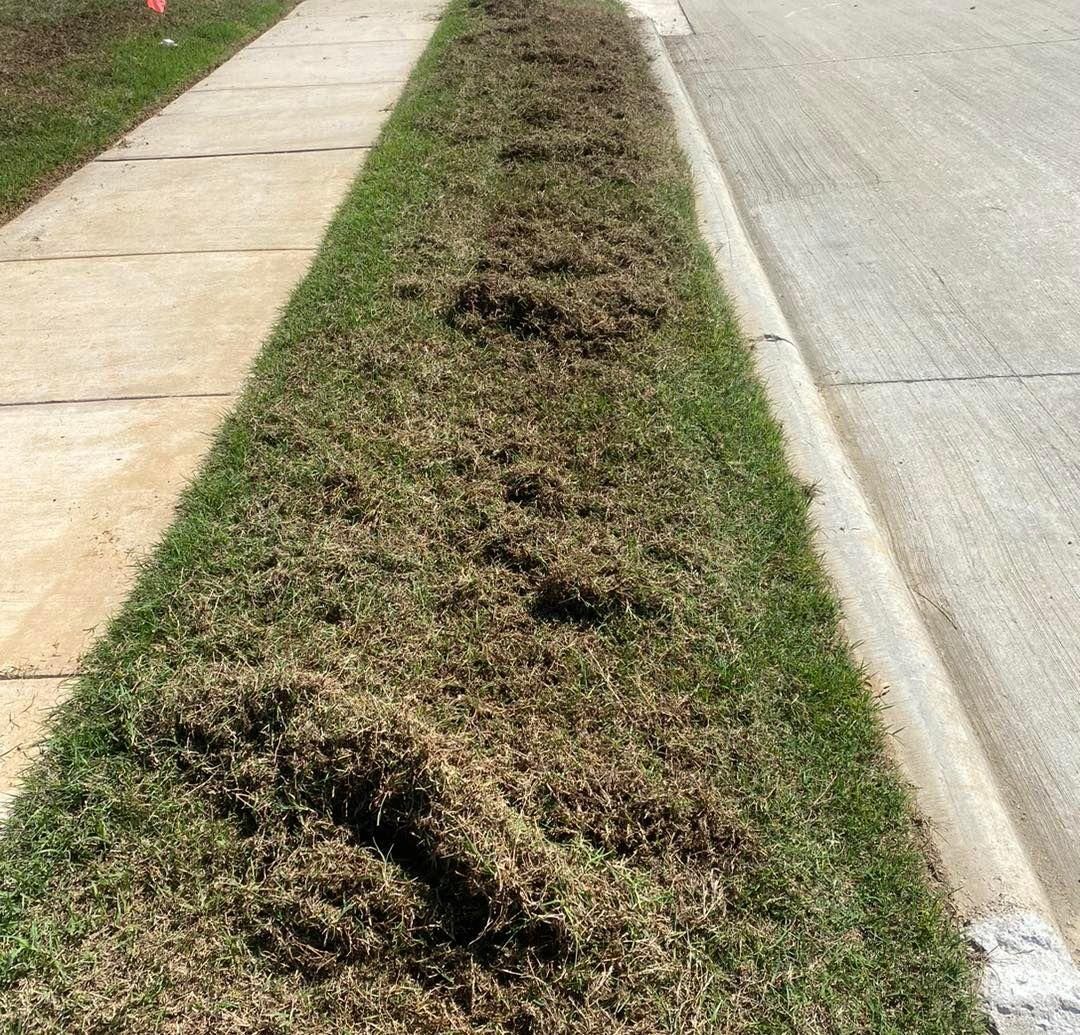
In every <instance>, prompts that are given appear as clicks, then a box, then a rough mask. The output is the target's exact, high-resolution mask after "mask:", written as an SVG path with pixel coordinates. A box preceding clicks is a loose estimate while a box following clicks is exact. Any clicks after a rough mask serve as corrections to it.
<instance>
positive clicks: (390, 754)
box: [0, 0, 985, 1035]
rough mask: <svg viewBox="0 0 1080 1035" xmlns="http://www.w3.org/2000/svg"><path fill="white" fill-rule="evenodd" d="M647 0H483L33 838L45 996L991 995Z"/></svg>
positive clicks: (912, 998) (425, 77)
mask: <svg viewBox="0 0 1080 1035" xmlns="http://www.w3.org/2000/svg"><path fill="white" fill-rule="evenodd" d="M807 500H808V490H807V488H806V487H805V486H802V485H800V484H799V483H797V482H796V481H795V480H794V479H793V478H792V477H791V475H790V474H789V472H788V471H787V469H786V467H785V462H784V458H783V449H782V441H781V436H780V433H779V431H778V429H777V427H776V425H775V423H774V422H773V420H772V419H771V417H770V415H769V413H768V411H767V408H766V404H765V401H764V398H763V394H762V392H761V390H760V388H759V386H758V385H757V383H756V382H755V380H754V378H753V374H752V370H751V364H750V358H749V355H748V351H747V348H746V345H745V343H744V342H743V340H742V339H741V337H740V333H739V328H738V326H737V324H736V323H735V321H734V319H733V317H732V314H731V312H730V310H729V308H728V306H727V304H726V302H725V300H724V298H723V296H722V294H721V291H720V289H719V287H718V285H717V282H716V279H715V273H714V270H713V267H712V265H711V263H710V260H709V256H708V253H707V251H706V249H705V248H704V246H703V244H702V242H701V240H700V239H699V237H698V235H697V230H696V226H695V219H694V206H693V189H692V185H691V184H690V182H689V178H688V173H687V170H686V168H685V165H684V164H683V162H682V160H681V158H680V156H679V154H678V152H677V148H676V144H675V140H674V134H673V128H672V124H671V119H670V114H669V113H668V112H667V110H666V109H665V107H664V105H663V103H662V101H661V99H660V97H659V95H658V91H657V89H656V87H655V85H654V84H653V81H652V79H651V77H650V73H649V69H648V65H647V62H646V60H645V57H644V55H643V52H642V49H641V47H640V45H639V41H638V38H637V36H636V33H635V30H634V29H633V27H632V26H631V23H630V22H629V21H628V20H627V19H626V17H625V16H624V15H623V14H622V13H621V12H619V11H618V10H614V9H613V8H611V7H610V6H608V5H606V4H599V3H594V2H590V0H580V2H578V0H487V2H486V3H482V4H470V3H465V2H463V0H457V2H456V3H454V4H453V5H452V7H451V10H450V13H449V14H448V15H447V17H446V18H445V19H444V21H443V23H442V25H441V26H440V28H439V30H438V31H437V33H436V36H435V38H434V40H433V43H432V45H431V48H430V49H429V51H428V53H427V55H426V56H425V58H424V59H423V60H422V62H421V64H420V66H419V67H418V69H417V71H416V73H415V75H414V77H413V79H412V81H411V83H410V85H409V87H408V89H407V91H406V93H405V95H404V97H403V99H402V101H401V102H400V104H399V105H398V108H397V109H396V111H395V112H394V114H393V115H392V117H391V119H390V121H389V122H388V124H387V127H386V129H385V130H384V133H383V136H382V139H381V140H380V142H379V145H378V147H377V148H376V149H375V151H374V152H373V153H372V155H371V157H370V159H369V161H368V163H367V165H366V167H365V169H364V171H363V173H362V174H361V176H360V178H359V180H358V181H357V183H356V185H355V186H354V188H353V189H352V191H351V193H350V195H349V197H348V198H347V200H346V201H345V203H344V204H343V206H342V208H341V210H340V211H339V213H338V215H337V217H336V219H335V221H334V223H333V225H332V227H331V229H330V232H329V236H328V238H327V240H326V242H325V245H324V247H323V249H322V251H321V253H320V255H319V257H318V259H317V261H316V263H315V266H314V267H313V269H312V271H311V273H310V275H309V276H308V277H307V279H306V280H305V282H304V283H303V285H302V286H301V287H300V288H299V290H298V292H297V294H296V295H295V297H294V298H293V299H292V301H291V303H290V305H289V307H288V309H287V311H286V312H285V314H284V316H283V318H282V321H281V323H280V325H279V327H278V329H277V330H276V332H275V333H274V335H273V337H272V339H271V340H270V342H269V343H268V344H267V346H266V348H265V350H264V352H263V354H262V356H261V358H260V360H259V362H258V366H257V369H256V372H255V375H254V377H253V380H252V382H251V383H250V385H249V387H248V390H247V392H246V394H245V396H244V398H243V400H242V401H241V403H240V405H239V406H238V408H237V410H236V411H235V412H234V413H233V414H232V415H231V416H230V417H229V418H228V420H227V421H226V423H225V425H224V427H223V429H222V431H221V433H220V435H219V438H218V440H217V443H216V445H215V447H214V450H213V453H212V455H211V458H210V460H209V461H208V463H207V465H206V466H205V468H204V470H203V471H202V472H201V474H200V476H199V478H198V479H197V481H196V482H195V484H194V485H193V486H192V487H191V489H190V491H189V492H188V493H187V495H186V497H185V499H184V501H183V505H182V508H181V512H180V515H179V518H178V520H177V522H176V523H175V525H174V527H173V528H172V529H171V530H170V532H169V533H168V535H167V536H166V538H165V541H164V543H163V544H162V546H161V548H160V550H159V551H158V553H157V554H156V556H155V557H154V558H153V559H152V561H151V562H150V563H149V564H148V565H147V567H146V569H145V571H144V572H143V574H142V576H141V578H140V581H139V583H138V586H137V588H136V590H135V592H134V594H133V596H132V598H131V600H130V602H129V603H128V605H127V607H126V608H125V610H124V611H123V613H122V614H121V615H120V617H119V618H118V619H117V620H116V621H115V622H114V624H113V625H112V627H111V629H110V631H109V633H108V635H107V636H106V638H105V639H104V641H103V642H102V643H101V644H100V646H99V647H98V648H97V649H96V651H95V652H94V654H93V655H92V656H91V657H90V658H89V659H88V660H87V663H86V665H85V669H86V672H87V674H86V675H85V676H84V678H83V679H82V680H81V682H80V683H79V685H78V687H77V689H76V692H75V695H74V697H73V699H72V700H71V702H70V704H69V705H68V706H67V707H66V708H65V709H64V710H63V712H62V713H61V715H60V716H59V717H58V719H57V721H56V723H55V725H54V728H53V732H52V736H51V740H50V741H49V745H48V749H47V752H46V754H45V756H44V759H43V761H42V762H41V764H39V766H38V767H37V768H36V769H35V770H34V771H33V772H32V773H31V776H30V779H29V783H28V787H27V790H26V792H25V793H24V795H23V796H22V797H21V799H20V800H19V801H18V802H17V804H16V808H15V812H14V814H13V816H12V818H11V820H10V821H9V823H8V826H7V829H6V833H5V835H4V837H3V840H2V841H0V889H3V890H2V891H0V1003H2V1005H0V1025H6V1029H5V1030H12V1031H17V1032H60V1031H63V1032H89V1031H102V1030H123V1031H125V1032H129V1033H145V1032H162V1031H168V1032H185V1033H190V1032H207V1033H209V1032H214V1033H231V1032H235V1033H240V1032H265V1033H271V1032H273V1033H278V1032H281V1033H284V1032H297V1033H300V1032H302V1033H304V1035H318V1033H341V1032H364V1033H409V1035H424V1033H431V1035H436V1033H439V1035H445V1033H462V1035H464V1033H473V1032H483V1033H491V1035H495V1033H519V1035H522V1033H537V1035H539V1033H556V1032H559V1033H580V1035H586V1033H588V1035H594V1033H597V1032H604V1033H608V1035H630V1033H634V1035H646V1033H658V1032H670V1033H676V1032H677V1033H688V1032H689V1033H694V1032H701V1033H704V1032H710V1033H713V1032H723V1033H737V1035H749V1033H755V1035H765V1033H779V1032H785V1033H798V1035H817V1033H821V1035H825V1033H896V1035H901V1033H903V1035H913V1033H924V1035H929V1033H937V1035H964V1033H971V1035H974V1033H976V1032H980V1031H984V1030H985V1026H984V1024H983V1022H982V1021H981V1020H980V1018H979V1017H978V1015H977V1013H976V1010H975V1008H974V1005H973V995H972V988H973V975H972V969H971V967H970V965H969V961H968V958H967V953H966V950H965V947H964V945H963V943H962V940H961V938H960V936H959V934H958V932H957V929H956V927H955V925H954V923H953V921H952V918H951V917H950V915H949V913H948V909H947V905H946V896H945V895H944V893H943V891H942V890H941V889H940V888H939V887H937V886H935V885H934V884H933V883H932V881H931V878H930V875H929V873H928V867H927V865H926V862H925V858H924V856H923V853H922V850H921V849H922V846H921V843H920V841H919V838H918V836H917V833H916V825H915V823H914V821H913V817H912V815H911V811H910V804H909V799H908V797H907V794H906V792H905V789H904V787H903V785H902V783H901V781H900V780H899V779H898V777H897V775H896V774H895V773H894V771H893V769H892V767H891V765H890V763H889V762H888V760H887V757H886V752H885V748H884V743H883V734H882V732H881V726H880V723H879V718H878V713H877V708H876V705H875V702H874V701H873V699H872V698H871V695H870V694H869V692H868V690H867V688H866V685H865V681H864V679H863V677H862V674H861V673H860V672H859V670H858V669H857V668H856V666H855V665H854V664H853V662H852V660H851V657H850V654H849V652H848V649H847V645H846V644H845V642H844V641H843V639H842V637H841V635H840V633H839V630H838V624H837V619H838V614H837V607H836V603H835V601H834V599H833V597H832V596H831V594H830V591H829V588H828V586H827V585H826V583H825V581H824V579H823V577H822V573H821V571H820V568H819V566H818V563H817V561H816V559H815V556H814V554H813V550H812V546H811V540H810V534H809V530H808V527H807Z"/></svg>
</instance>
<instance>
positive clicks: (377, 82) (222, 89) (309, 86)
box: [188, 79, 405, 93]
mask: <svg viewBox="0 0 1080 1035" xmlns="http://www.w3.org/2000/svg"><path fill="white" fill-rule="evenodd" d="M404 82H405V80H404V79H364V80H361V81H360V82H357V81H355V80H353V81H350V82H347V83H264V84H263V85H261V86H260V85H259V84H258V83H255V84H248V85H246V86H204V87H203V88H202V89H201V90H199V89H195V88H194V87H193V88H192V89H190V90H188V93H232V92H233V91H235V90H321V89H325V88H326V87H328V86H395V85H397V84H399V83H404Z"/></svg>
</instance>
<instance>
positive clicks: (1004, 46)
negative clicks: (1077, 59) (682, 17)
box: [685, 32, 1080, 72]
mask: <svg viewBox="0 0 1080 1035" xmlns="http://www.w3.org/2000/svg"><path fill="white" fill-rule="evenodd" d="M698 35H701V36H702V37H703V38H706V39H707V38H708V37H710V36H719V35H722V33H717V32H706V33H700V34H698ZM1078 41H1080V36H1063V37H1061V38H1059V39H1052V40H1021V41H1018V42H1016V43H988V44H986V45H984V46H981V47H946V48H944V49H941V50H904V51H898V52H897V53H895V54H854V55H852V56H850V57H832V58H816V59H814V60H811V61H780V62H777V63H775V64H772V65H732V66H731V68H730V71H732V72H769V71H776V70H779V69H785V68H814V67H816V66H818V65H843V64H847V63H848V62H853V61H897V60H899V59H901V58H915V57H943V56H946V55H949V54H971V53H974V52H977V51H983V50H1011V49H1015V48H1017V47H1047V46H1052V45H1053V44H1055V43H1076V42H1078ZM701 62H702V59H699V58H691V59H689V60H688V61H686V62H685V63H686V64H697V63H701Z"/></svg>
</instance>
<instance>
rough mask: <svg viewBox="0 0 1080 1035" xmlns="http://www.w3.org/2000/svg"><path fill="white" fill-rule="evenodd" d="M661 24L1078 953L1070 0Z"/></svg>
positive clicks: (710, 15)
mask: <svg viewBox="0 0 1080 1035" xmlns="http://www.w3.org/2000/svg"><path fill="white" fill-rule="evenodd" d="M680 13H681V14H682V15H683V16H684V17H685V21H686V25H685V27H684V29H685V32H686V33H687V34H683V35H672V36H671V37H670V38H669V39H668V40H667V47H668V50H669V52H670V53H671V55H672V57H673V60H674V62H675V65H676V67H677V69H678V72H679V74H680V76H681V77H682V79H683V82H684V83H685V85H686V88H687V90H688V91H689V93H690V96H691V98H692V100H693V103H694V106H695V108H696V110H697V112H698V113H699V115H700V117H701V119H702V121H703V123H704V125H705V128H706V131H707V133H708V134H709V136H710V138H711V141H712V145H713V148H714V149H715V151H716V153H717V155H718V156H719V158H720V160H721V162H722V163H723V166H724V171H725V174H726V177H727V179H728V181H729V182H730V183H731V185H732V188H733V192H734V195H735V200H736V203H737V205H738V206H739V209H740V216H741V219H742V220H743V222H744V223H745V224H746V226H747V228H748V230H749V232H750V234H751V236H752V237H753V239H754V242H755V245H756V250H757V252H758V254H759V255H760V256H761V258H762V261H763V262H764V264H765V267H766V269H767V271H768V273H769V277H770V280H771V281H772V284H773V285H774V287H775V290H776V292H777V294H778V295H779V297H780V301H781V303H782V305H783V307H784V311H785V314H786V316H787V318H788V320H789V321H790V323H791V324H792V325H793V327H794V329H795V332H796V336H797V338H798V339H799V342H800V345H801V346H802V348H803V349H804V351H805V353H806V359H807V360H808V362H809V364H810V366H811V368H812V372H813V374H814V377H815V380H816V382H817V385H818V387H819V389H820V391H821V393H822V395H823V396H824V399H825V401H826V404H827V405H828V407H829V408H830V410H831V413H832V416H833V418H834V421H835V424H836V426H837V428H838V429H839V431H840V433H841V435H842V437H843V439H844V441H845V443H846V446H847V450H848V453H849V455H850V456H851V458H852V459H853V461H854V463H855V466H856V469H857V470H858V473H859V477H860V481H861V483H862V489H863V491H864V492H865V493H866V495H867V496H868V497H869V498H870V501H871V503H872V505H873V507H874V508H875V509H876V511H877V519H878V522H879V523H880V526H881V527H882V528H883V529H884V531H885V532H886V534H887V535H888V537H889V538H890V540H891V545H892V549H893V552H894V553H895V556H896V559H897V561H898V562H899V566H900V569H901V571H902V573H903V575H904V577H905V579H906V582H907V584H908V587H909V589H910V591H911V594H912V596H913V598H914V599H915V601H916V602H917V604H918V607H919V610H920V612H921V617H922V621H923V623H924V624H925V626H926V628H927V629H928V630H929V633H930V635H931V637H932V639H933V641H934V643H935V645H936V649H937V652H938V654H939V655H940V657H941V659H942V660H943V662H944V663H945V666H946V668H947V670H948V672H949V674H950V676H951V680H952V682H953V683H954V684H955V685H956V687H957V689H958V692H959V694H960V696H961V699H962V701H963V704H964V708H965V712H966V714H967V716H968V719H969V720H970V723H971V725H972V726H973V728H974V730H975V733H976V735H977V737H978V740H979V741H980V743H981V745H982V748H983V750H984V752H985V754H986V756H987V758H988V759H989V761H990V764H991V767H992V770H993V774H994V778H995V781H996V783H997V785H998V789H999V793H1000V795H1001V797H1002V798H1003V800H1004V802H1005V804H1006V806H1007V809H1008V812H1009V815H1010V818H1011V820H1012V822H1013V824H1014V825H1015V826H1016V827H1017V829H1018V830H1019V832H1020V834H1021V837H1022V839H1023V842H1024V847H1025V849H1026V851H1027V855H1028V857H1029V858H1030V861H1031V864H1032V866H1033V868H1034V870H1035V872H1036V873H1037V876H1038V879H1039V881H1040V882H1041V885H1042V887H1043V889H1044V890H1045V893H1046V896H1047V898H1048V899H1049V902H1050V904H1051V906H1052V910H1053V913H1054V917H1055V919H1056V920H1057V922H1058V924H1059V926H1060V927H1061V929H1062V930H1063V932H1064V933H1065V935H1066V937H1067V939H1068V940H1069V942H1070V944H1071V948H1072V949H1073V951H1074V952H1075V951H1076V950H1077V949H1078V948H1080V696H1078V689H1080V436H1078V435H1077V433H1076V429H1077V428H1078V427H1080V303H1078V298H1080V296H1078V294H1077V284H1078V283H1080V150H1078V148H1077V143H1078V140H1080V137H1078V134H1077V127H1078V126H1080V7H1078V6H1077V5H1076V3H1074V2H1071V0H978V2H977V3H972V2H971V0H963V2H958V0H887V2H882V3H865V2H864V3H859V2H858V0H842V2H838V0H769V2H767V3H761V2H760V0H682V3H681V11H680ZM680 31H683V30H680ZM971 807H972V808H978V802H972V803H971Z"/></svg>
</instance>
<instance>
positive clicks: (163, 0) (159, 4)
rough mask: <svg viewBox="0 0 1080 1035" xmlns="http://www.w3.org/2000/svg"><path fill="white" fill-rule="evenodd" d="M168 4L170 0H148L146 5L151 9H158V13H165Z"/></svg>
mask: <svg viewBox="0 0 1080 1035" xmlns="http://www.w3.org/2000/svg"><path fill="white" fill-rule="evenodd" d="M167 5H168V0H146V6H147V7H149V8H150V10H151V11H157V13H158V14H164V13H165V8H166V6H167Z"/></svg>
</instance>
